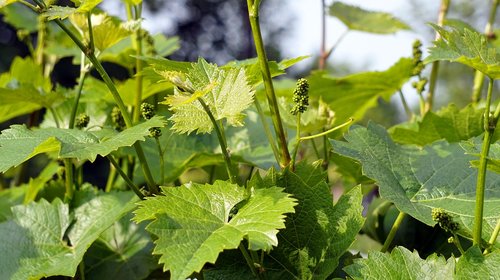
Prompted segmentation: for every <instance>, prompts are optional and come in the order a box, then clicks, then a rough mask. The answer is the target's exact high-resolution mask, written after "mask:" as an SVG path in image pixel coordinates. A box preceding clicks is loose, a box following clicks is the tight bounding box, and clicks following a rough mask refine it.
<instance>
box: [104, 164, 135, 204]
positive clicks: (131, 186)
mask: <svg viewBox="0 0 500 280" xmlns="http://www.w3.org/2000/svg"><path fill="white" fill-rule="evenodd" d="M106 157H107V158H108V160H109V162H110V163H111V164H112V165H113V166H114V167H115V169H116V171H117V172H118V174H120V176H122V178H123V180H124V181H125V183H127V186H129V187H130V189H132V190H133V191H134V193H135V194H136V195H137V196H138V197H139V198H140V199H144V194H142V192H141V190H140V189H139V187H137V186H136V185H135V184H134V182H132V180H131V179H130V178H129V177H128V176H127V174H125V172H124V171H123V170H122V169H121V167H120V165H119V164H118V162H116V160H115V159H114V158H113V156H111V155H107V156H106Z"/></svg>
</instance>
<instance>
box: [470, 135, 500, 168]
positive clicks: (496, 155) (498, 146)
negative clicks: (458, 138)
mask: <svg viewBox="0 0 500 280" xmlns="http://www.w3.org/2000/svg"><path fill="white" fill-rule="evenodd" d="M460 146H462V148H463V149H464V150H465V152H466V153H468V154H470V155H473V156H475V157H476V159H475V160H472V161H471V162H470V163H471V166H472V167H474V168H479V156H480V154H481V148H482V138H480V137H476V138H474V139H471V140H469V141H464V142H462V143H460ZM487 168H488V170H490V171H493V172H496V173H500V142H496V143H493V144H491V145H490V151H489V153H488V162H487Z"/></svg>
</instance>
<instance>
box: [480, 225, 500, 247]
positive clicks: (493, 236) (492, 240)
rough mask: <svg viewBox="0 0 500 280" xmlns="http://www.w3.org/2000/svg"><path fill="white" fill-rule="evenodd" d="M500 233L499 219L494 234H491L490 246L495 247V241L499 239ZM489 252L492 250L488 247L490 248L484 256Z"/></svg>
mask: <svg viewBox="0 0 500 280" xmlns="http://www.w3.org/2000/svg"><path fill="white" fill-rule="evenodd" d="M499 232H500V219H498V221H497V225H496V226H495V229H494V230H493V233H492V234H491V237H490V240H489V241H488V244H489V246H493V244H494V243H495V241H496V240H497V238H498V233H499ZM489 251H490V248H489V247H488V248H486V250H484V254H487V253H488V252H489Z"/></svg>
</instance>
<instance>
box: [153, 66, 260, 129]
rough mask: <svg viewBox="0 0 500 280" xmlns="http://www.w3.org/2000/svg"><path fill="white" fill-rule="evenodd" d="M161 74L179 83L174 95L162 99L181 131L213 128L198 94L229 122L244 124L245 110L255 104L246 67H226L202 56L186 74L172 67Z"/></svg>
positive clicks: (216, 118) (213, 111)
mask: <svg viewBox="0 0 500 280" xmlns="http://www.w3.org/2000/svg"><path fill="white" fill-rule="evenodd" d="M161 74H162V75H163V76H164V77H165V80H167V81H169V82H171V83H172V84H174V85H176V86H177V87H178V90H175V91H174V95H173V96H169V97H167V98H166V100H165V101H164V102H162V104H167V105H169V106H170V108H171V109H172V110H173V111H174V114H173V116H172V117H171V118H170V119H171V120H172V121H173V122H174V125H173V127H172V129H173V130H175V131H177V132H179V133H190V132H192V131H195V130H196V131H197V133H208V132H211V131H212V129H213V125H212V122H211V121H210V119H209V117H208V115H207V113H206V112H205V110H204V109H203V107H202V105H201V103H200V102H199V101H198V100H197V98H198V97H200V98H202V99H203V100H204V101H205V103H206V104H207V106H208V107H209V108H210V111H211V112H212V114H213V115H214V118H215V120H217V121H218V120H222V119H226V121H227V123H228V124H229V125H233V126H241V125H243V123H242V121H243V118H244V115H243V114H242V111H243V110H245V109H246V108H248V107H249V106H250V105H251V104H252V102H253V95H254V91H253V89H252V88H251V87H250V86H249V85H248V83H247V80H246V76H245V71H244V70H243V69H229V70H223V69H220V68H218V67H217V66H216V65H215V64H210V63H208V62H206V61H205V60H204V59H202V58H200V59H199V60H198V62H197V63H192V65H191V68H190V69H189V71H188V72H187V73H186V74H184V73H182V72H172V71H166V72H165V71H164V72H162V73H161Z"/></svg>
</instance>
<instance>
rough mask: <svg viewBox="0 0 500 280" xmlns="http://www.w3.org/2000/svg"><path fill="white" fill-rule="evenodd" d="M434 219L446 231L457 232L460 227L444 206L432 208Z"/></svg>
mask: <svg viewBox="0 0 500 280" xmlns="http://www.w3.org/2000/svg"><path fill="white" fill-rule="evenodd" d="M432 219H433V220H434V221H435V222H437V223H438V224H439V226H440V227H441V228H442V229H444V230H445V231H449V232H456V231H458V229H459V226H458V223H456V222H454V221H453V218H452V217H451V216H450V214H448V213H446V211H444V209H442V208H434V209H432Z"/></svg>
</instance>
